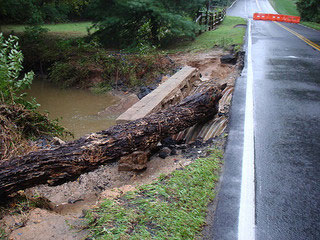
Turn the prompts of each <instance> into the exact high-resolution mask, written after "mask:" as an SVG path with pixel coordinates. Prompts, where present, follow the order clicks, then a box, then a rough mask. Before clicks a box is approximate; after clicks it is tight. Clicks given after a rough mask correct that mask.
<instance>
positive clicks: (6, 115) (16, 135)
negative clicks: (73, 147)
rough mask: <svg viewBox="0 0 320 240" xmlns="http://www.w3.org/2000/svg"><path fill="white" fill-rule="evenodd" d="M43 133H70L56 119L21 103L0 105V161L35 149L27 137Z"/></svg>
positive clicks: (58, 134)
mask: <svg viewBox="0 0 320 240" xmlns="http://www.w3.org/2000/svg"><path fill="white" fill-rule="evenodd" d="M45 135H54V136H65V135H71V133H69V132H67V131H65V129H64V128H63V127H61V126H60V125H59V124H58V122H57V121H50V120H49V119H48V118H47V117H46V116H45V115H42V114H40V113H37V112H35V111H34V110H30V109H26V108H25V107H24V106H22V105H18V104H16V105H5V104H1V105H0V143H1V145H0V153H1V154H0V161H3V160H6V159H9V158H12V157H14V156H17V155H20V154H25V153H26V152H29V151H32V150H35V147H34V146H32V145H30V144H29V143H28V139H30V138H33V139H34V138H38V137H40V136H45Z"/></svg>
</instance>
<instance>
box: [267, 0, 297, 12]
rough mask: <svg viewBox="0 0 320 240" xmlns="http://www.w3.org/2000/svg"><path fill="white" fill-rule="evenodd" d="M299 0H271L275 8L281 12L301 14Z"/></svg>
mask: <svg viewBox="0 0 320 240" xmlns="http://www.w3.org/2000/svg"><path fill="white" fill-rule="evenodd" d="M296 2H297V0H270V3H271V5H272V6H273V8H274V9H275V10H276V11H277V12H278V13H280V14H285V15H293V16H300V13H299V12H298V10H297V6H296Z"/></svg>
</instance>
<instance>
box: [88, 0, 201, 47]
mask: <svg viewBox="0 0 320 240" xmlns="http://www.w3.org/2000/svg"><path fill="white" fill-rule="evenodd" d="M205 3H206V1H205V0H192V1H191V0H189V1H174V0H171V1H168V0H166V1H165V0H161V1H159V0H113V1H104V0H95V1H93V3H92V5H91V13H92V17H93V18H94V22H95V26H96V27H98V29H99V30H98V31H97V32H96V33H95V34H97V35H99V37H100V39H101V40H102V42H103V43H104V44H105V45H111V46H117V47H128V46H137V47H138V48H139V45H141V40H142V41H143V43H144V42H145V41H147V42H148V43H150V46H158V45H159V44H160V45H164V44H166V43H168V42H170V40H172V39H174V38H177V37H189V38H194V37H195V31H196V30H197V29H198V28H199V27H198V25H197V24H195V23H194V21H193V18H194V17H195V13H196V11H197V10H199V9H200V8H201V7H202V6H204V4H205Z"/></svg>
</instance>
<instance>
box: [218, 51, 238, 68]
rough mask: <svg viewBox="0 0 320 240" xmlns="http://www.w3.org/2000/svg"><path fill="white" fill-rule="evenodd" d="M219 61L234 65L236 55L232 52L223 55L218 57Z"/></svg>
mask: <svg viewBox="0 0 320 240" xmlns="http://www.w3.org/2000/svg"><path fill="white" fill-rule="evenodd" d="M220 62H221V63H223V64H232V65H235V64H236V63H237V57H236V56H235V55H234V54H227V55H223V56H221V58H220Z"/></svg>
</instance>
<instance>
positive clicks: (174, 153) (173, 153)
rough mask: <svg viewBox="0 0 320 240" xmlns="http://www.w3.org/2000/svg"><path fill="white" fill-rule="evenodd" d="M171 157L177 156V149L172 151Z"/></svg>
mask: <svg viewBox="0 0 320 240" xmlns="http://www.w3.org/2000/svg"><path fill="white" fill-rule="evenodd" d="M170 155H171V156H173V155H177V149H175V148H174V149H172V150H171V153H170Z"/></svg>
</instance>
